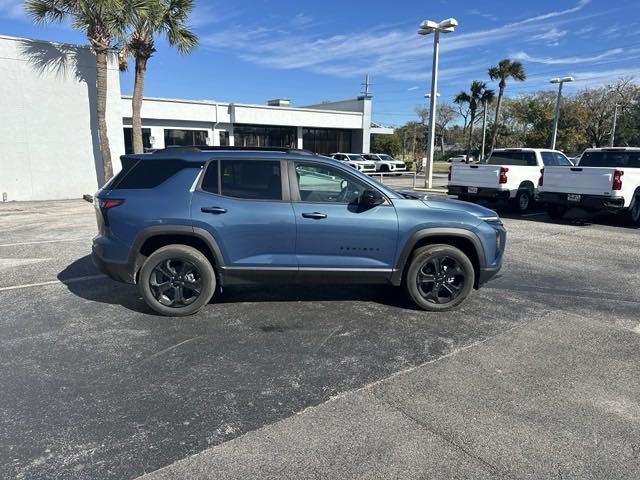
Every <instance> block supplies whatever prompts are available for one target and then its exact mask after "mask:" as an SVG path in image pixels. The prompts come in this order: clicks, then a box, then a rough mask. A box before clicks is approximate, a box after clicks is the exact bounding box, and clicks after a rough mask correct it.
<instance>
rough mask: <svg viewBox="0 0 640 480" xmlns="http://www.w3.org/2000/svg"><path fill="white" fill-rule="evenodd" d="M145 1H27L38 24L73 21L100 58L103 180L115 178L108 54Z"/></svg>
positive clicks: (98, 94)
mask: <svg viewBox="0 0 640 480" xmlns="http://www.w3.org/2000/svg"><path fill="white" fill-rule="evenodd" d="M140 3H141V0H128V1H126V0H26V1H25V10H26V12H27V13H28V14H29V15H30V16H31V17H32V18H33V20H34V21H35V22H36V23H44V22H62V21H64V20H65V19H70V20H72V22H73V26H74V28H76V29H78V30H80V31H82V32H83V33H84V34H85V36H86V37H87V40H89V43H90V45H91V48H92V49H93V51H94V53H95V55H96V100H97V106H96V117H97V119H98V138H99V141H100V153H101V156H102V169H103V176H104V178H103V179H102V180H103V181H105V182H106V181H107V180H109V179H110V178H111V177H112V176H113V165H112V163H111V149H110V148H109V137H108V132H107V120H106V109H107V62H108V54H109V51H110V50H111V49H113V47H114V44H115V42H116V40H117V38H119V37H120V36H121V35H122V33H123V31H124V29H125V28H126V26H127V24H128V20H129V18H130V17H129V15H130V13H131V12H132V11H134V10H136V9H138V8H143V7H142V6H141V5H140Z"/></svg>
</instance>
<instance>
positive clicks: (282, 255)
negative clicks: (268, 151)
mask: <svg viewBox="0 0 640 480" xmlns="http://www.w3.org/2000/svg"><path fill="white" fill-rule="evenodd" d="M206 168H207V169H206V171H205V172H204V175H203V178H202V181H201V183H200V186H199V188H197V189H196V191H195V192H194V193H193V200H192V203H191V217H192V219H193V222H194V227H197V228H204V229H205V230H207V231H208V232H209V233H210V234H211V235H212V236H213V237H214V239H215V240H216V242H217V243H218V246H219V247H220V250H221V251H222V255H223V257H224V263H225V266H224V269H225V270H230V269H231V270H233V269H235V270H237V271H239V270H246V271H249V272H251V271H253V272H255V271H258V270H260V269H263V270H270V269H278V268H280V269H286V268H289V269H290V270H291V271H292V272H294V273H295V271H296V270H297V261H296V257H295V242H296V223H295V219H294V214H293V209H292V207H291V203H290V202H289V192H288V181H287V178H286V175H283V174H282V172H283V171H284V169H285V168H286V162H284V161H279V160H248V159H236V160H231V159H230V160H214V161H211V162H210V163H209V164H208V166H207V167H206Z"/></svg>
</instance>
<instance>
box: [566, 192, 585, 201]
mask: <svg viewBox="0 0 640 480" xmlns="http://www.w3.org/2000/svg"><path fill="white" fill-rule="evenodd" d="M581 199H582V195H576V194H575V193H568V194H567V200H568V201H569V202H579V201H580V200H581Z"/></svg>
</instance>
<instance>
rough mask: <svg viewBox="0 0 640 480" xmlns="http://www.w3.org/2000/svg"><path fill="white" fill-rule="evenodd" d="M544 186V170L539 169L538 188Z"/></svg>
mask: <svg viewBox="0 0 640 480" xmlns="http://www.w3.org/2000/svg"><path fill="white" fill-rule="evenodd" d="M542 185H544V168H541V169H540V178H539V179H538V186H539V187H541V186H542Z"/></svg>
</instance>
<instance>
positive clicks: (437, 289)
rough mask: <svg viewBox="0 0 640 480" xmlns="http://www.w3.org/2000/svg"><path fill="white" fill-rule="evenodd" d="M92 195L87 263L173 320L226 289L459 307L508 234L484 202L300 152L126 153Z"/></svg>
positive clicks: (490, 268)
mask: <svg viewBox="0 0 640 480" xmlns="http://www.w3.org/2000/svg"><path fill="white" fill-rule="evenodd" d="M122 164H123V169H122V171H121V172H120V173H118V175H117V176H116V177H114V178H113V179H112V180H111V181H110V182H109V183H108V184H106V185H105V186H104V187H103V188H102V189H101V190H100V191H99V192H98V193H97V194H96V197H95V202H94V203H95V207H96V215H97V220H98V229H99V235H98V236H97V237H96V238H95V239H94V241H93V259H94V262H95V264H96V265H97V267H98V268H99V269H100V270H101V271H102V272H104V273H106V274H107V275H109V276H110V277H112V278H114V279H116V280H119V281H123V282H126V283H130V284H137V285H138V287H139V289H140V293H141V295H142V297H143V298H144V300H145V301H146V302H147V304H148V305H149V306H150V307H151V308H152V309H154V310H155V311H157V312H159V313H161V314H163V315H170V316H180V315H189V314H192V313H195V312H197V311H198V310H199V309H200V308H202V307H203V306H204V305H205V304H207V303H208V302H209V301H210V300H211V298H212V297H213V295H214V293H215V292H216V290H217V289H218V288H220V287H223V286H226V285H234V284H255V283H259V282H276V281H278V282H298V283H304V284H311V283H314V284H315V283H338V282H347V283H371V284H380V283H382V284H391V285H395V286H401V285H402V286H403V287H404V289H405V290H406V292H407V293H408V295H409V297H410V298H411V299H412V300H413V302H414V303H415V304H416V305H417V306H418V307H420V308H422V309H424V310H430V311H444V310H449V309H451V308H454V307H456V306H458V305H460V304H461V303H462V302H463V301H464V300H465V298H466V297H467V296H468V295H469V294H470V292H471V290H472V289H473V288H479V287H480V286H481V285H482V284H483V283H484V282H486V281H487V280H489V279H490V278H491V277H493V276H494V275H495V274H496V273H497V272H498V270H499V269H500V266H501V262H502V256H503V252H504V247H505V240H506V232H505V229H504V227H503V225H502V222H501V221H500V219H499V218H498V216H497V215H496V214H495V212H493V211H492V210H488V209H486V208H484V207H481V206H479V205H474V204H470V203H465V202H460V201H456V200H450V199H447V198H445V197H440V196H425V195H424V194H416V193H415V192H399V191H394V190H392V189H390V188H388V187H386V186H385V185H382V184H380V183H378V182H376V181H375V180H372V179H371V178H369V177H368V176H366V175H364V174H361V173H359V172H357V171H356V170H354V169H353V168H350V167H349V166H346V165H344V164H343V163H340V162H338V161H336V160H332V159H329V158H326V157H322V156H319V155H315V154H312V153H309V152H305V151H300V150H287V149H258V148H251V149H247V148H233V147H224V148H220V147H218V148H216V147H193V148H191V147H188V148H184V147H180V148H170V149H165V150H161V151H158V152H155V153H151V154H142V155H125V156H123V157H122Z"/></svg>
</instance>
